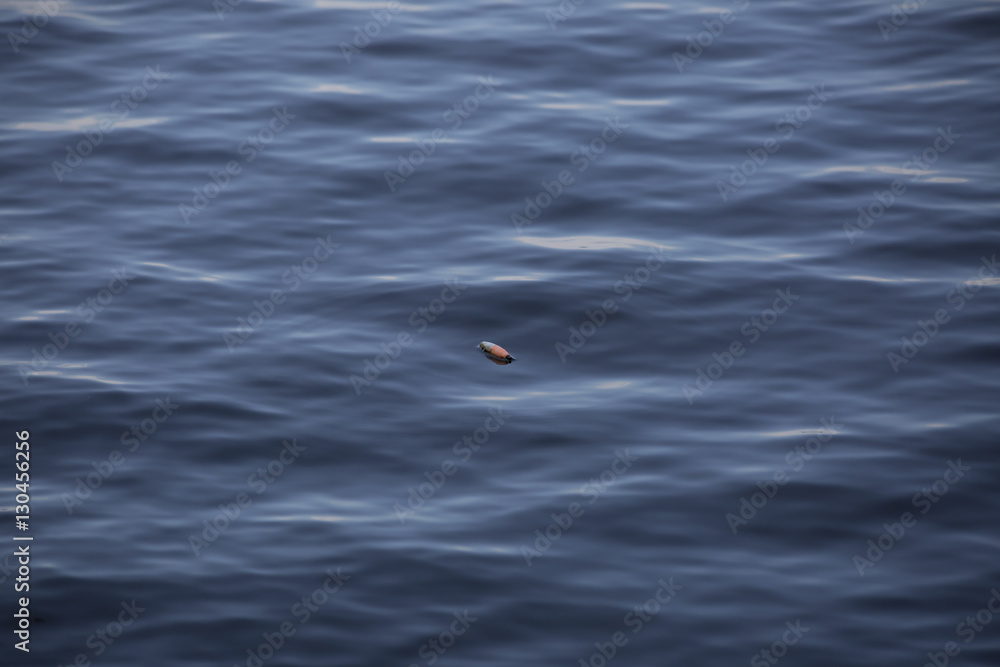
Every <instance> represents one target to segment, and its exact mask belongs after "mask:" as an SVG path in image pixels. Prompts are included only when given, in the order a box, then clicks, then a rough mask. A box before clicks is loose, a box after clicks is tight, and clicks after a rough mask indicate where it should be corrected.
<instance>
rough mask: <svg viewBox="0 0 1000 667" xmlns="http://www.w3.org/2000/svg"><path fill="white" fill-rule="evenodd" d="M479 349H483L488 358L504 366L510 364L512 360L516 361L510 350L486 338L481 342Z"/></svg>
mask: <svg viewBox="0 0 1000 667" xmlns="http://www.w3.org/2000/svg"><path fill="white" fill-rule="evenodd" d="M479 349H480V350H482V351H483V353H484V354H485V355H486V358H487V359H489V360H490V361H492V362H493V363H495V364H497V365H500V366H502V365H505V364H509V363H510V362H512V361H515V359H514V357H512V356H510V352H508V351H507V350H505V349H503V348H502V347H500V346H499V345H495V344H493V343H490V342H488V341H485V340H484V341H483V342H482V343H480V344H479Z"/></svg>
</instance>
